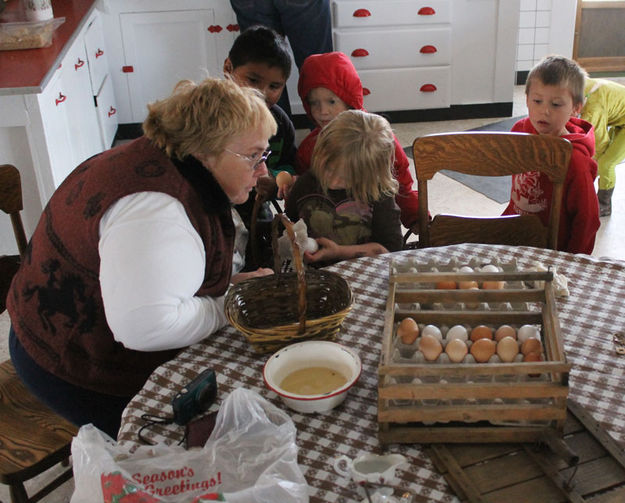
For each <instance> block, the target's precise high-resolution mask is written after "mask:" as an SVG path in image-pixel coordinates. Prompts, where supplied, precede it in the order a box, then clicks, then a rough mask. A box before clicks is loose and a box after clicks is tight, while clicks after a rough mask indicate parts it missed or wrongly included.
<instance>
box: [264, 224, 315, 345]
mask: <svg viewBox="0 0 625 503" xmlns="http://www.w3.org/2000/svg"><path fill="white" fill-rule="evenodd" d="M280 222H282V224H283V225H284V228H285V229H286V233H287V236H289V241H290V242H291V248H292V249H293V251H292V255H293V263H294V264H295V271H296V272H297V290H298V299H297V307H298V312H299V329H298V331H297V332H298V333H300V334H301V333H304V331H305V330H306V307H307V306H306V272H305V270H304V261H303V259H302V255H301V254H300V251H299V245H298V244H297V242H296V241H295V232H294V231H293V222H291V220H289V217H287V216H286V214H284V213H280V214H278V215H276V216H275V217H273V222H272V224H271V241H272V248H273V264H274V271H275V273H276V274H280V254H279V253H278V229H279V226H280Z"/></svg>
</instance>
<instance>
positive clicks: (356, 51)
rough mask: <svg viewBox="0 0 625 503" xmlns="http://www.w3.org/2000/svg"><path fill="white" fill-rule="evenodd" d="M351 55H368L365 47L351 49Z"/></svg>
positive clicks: (358, 56)
mask: <svg viewBox="0 0 625 503" xmlns="http://www.w3.org/2000/svg"><path fill="white" fill-rule="evenodd" d="M352 56H353V57H354V58H364V57H365V56H369V51H368V50H367V49H354V50H353V51H352Z"/></svg>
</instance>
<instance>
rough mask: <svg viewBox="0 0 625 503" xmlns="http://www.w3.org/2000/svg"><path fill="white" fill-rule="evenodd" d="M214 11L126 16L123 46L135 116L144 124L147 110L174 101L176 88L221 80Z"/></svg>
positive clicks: (123, 26) (144, 13) (123, 25)
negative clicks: (208, 79) (183, 82)
mask: <svg viewBox="0 0 625 503" xmlns="http://www.w3.org/2000/svg"><path fill="white" fill-rule="evenodd" d="M214 18H215V15H214V11H213V10H210V9H206V10H188V11H170V12H137V13H126V14H121V15H120V19H121V29H122V42H123V46H124V57H125V65H126V66H125V67H124V71H125V72H126V73H127V76H128V89H129V91H130V101H131V108H132V116H133V120H134V121H135V122H142V121H143V120H144V119H145V116H146V114H147V109H146V105H147V104H148V103H150V102H153V101H155V100H159V99H163V98H165V97H167V96H169V95H170V94H171V92H172V90H173V89H174V86H175V85H176V83H178V82H179V81H180V80H184V79H189V80H194V81H200V80H202V79H204V78H206V77H207V76H214V77H217V76H221V75H222V74H223V72H222V66H223V61H221V62H220V61H218V60H217V51H216V46H215V43H214V42H211V41H210V40H209V35H210V31H209V30H210V29H214V28H213V26H214Z"/></svg>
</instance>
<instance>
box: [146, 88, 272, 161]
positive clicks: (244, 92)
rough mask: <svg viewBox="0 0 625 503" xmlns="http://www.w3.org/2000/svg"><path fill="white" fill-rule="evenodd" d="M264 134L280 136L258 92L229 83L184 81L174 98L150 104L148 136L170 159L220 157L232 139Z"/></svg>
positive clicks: (172, 96) (147, 121)
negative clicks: (252, 133) (255, 133)
mask: <svg viewBox="0 0 625 503" xmlns="http://www.w3.org/2000/svg"><path fill="white" fill-rule="evenodd" d="M252 129H260V130H261V131H263V133H264V134H265V135H266V136H267V138H269V137H271V136H273V135H275V134H276V130H277V125H276V121H275V119H274V118H273V116H272V115H271V112H270V111H269V109H268V108H267V105H266V104H265V100H264V98H263V97H262V95H261V94H260V93H259V92H258V91H257V90H256V89H252V88H247V87H239V86H238V85H237V84H236V83H235V82H233V81H231V80H226V79H212V78H208V79H205V80H203V81H202V82H200V83H199V84H196V83H194V82H192V81H190V80H182V81H180V82H178V84H176V87H175V88H174V92H173V93H172V94H171V96H169V97H168V98H165V99H163V100H160V101H156V102H154V103H151V104H149V105H148V117H147V119H145V121H144V123H143V131H144V134H145V136H147V137H148V138H149V139H151V140H152V141H153V142H154V143H155V144H156V145H157V146H158V147H159V148H162V149H163V150H164V151H165V152H166V153H167V155H168V156H169V157H177V158H178V159H183V158H184V157H186V156H188V155H198V154H201V155H219V154H221V153H222V152H223V150H224V148H225V147H226V145H227V144H228V142H229V141H230V140H231V139H232V137H234V136H237V135H240V134H243V133H245V132H247V131H250V130H252Z"/></svg>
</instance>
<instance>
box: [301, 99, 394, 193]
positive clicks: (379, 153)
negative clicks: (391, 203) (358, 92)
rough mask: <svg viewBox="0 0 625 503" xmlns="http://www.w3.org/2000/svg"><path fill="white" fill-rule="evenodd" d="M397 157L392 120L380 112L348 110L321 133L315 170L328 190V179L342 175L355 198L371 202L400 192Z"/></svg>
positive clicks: (322, 185)
mask: <svg viewBox="0 0 625 503" xmlns="http://www.w3.org/2000/svg"><path fill="white" fill-rule="evenodd" d="M394 158H395V137H394V136H393V130H392V129H391V125H390V124H389V123H388V121H387V120H386V119H384V118H383V117H380V116H379V115H376V114H372V113H368V112H363V111H361V110H347V111H345V112H341V113H340V114H339V115H337V116H336V118H335V119H333V120H332V122H330V123H329V124H328V125H327V126H326V127H325V128H323V129H322V130H321V132H320V133H319V137H318V138H317V143H316V144H315V148H314V149H313V154H312V161H311V170H312V172H313V174H314V175H315V176H316V177H317V179H318V180H319V183H320V184H321V187H322V188H323V190H324V191H327V190H328V180H330V179H331V178H332V176H333V175H335V174H338V175H341V176H342V177H343V179H344V180H345V186H346V190H347V192H348V194H349V195H350V196H351V197H353V198H354V199H355V200H357V201H360V202H365V203H371V202H374V201H378V200H380V199H381V198H382V197H384V196H391V195H394V194H395V193H397V189H398V183H397V181H396V180H395V179H394V178H393V174H392V169H393V162H394V160H395V159H394Z"/></svg>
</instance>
